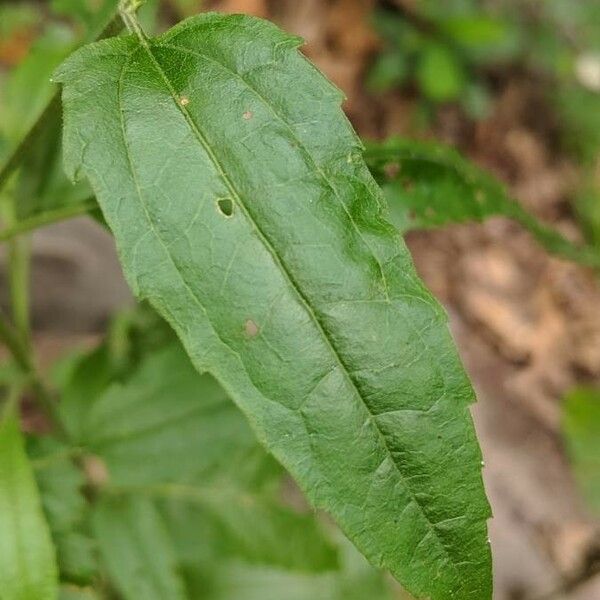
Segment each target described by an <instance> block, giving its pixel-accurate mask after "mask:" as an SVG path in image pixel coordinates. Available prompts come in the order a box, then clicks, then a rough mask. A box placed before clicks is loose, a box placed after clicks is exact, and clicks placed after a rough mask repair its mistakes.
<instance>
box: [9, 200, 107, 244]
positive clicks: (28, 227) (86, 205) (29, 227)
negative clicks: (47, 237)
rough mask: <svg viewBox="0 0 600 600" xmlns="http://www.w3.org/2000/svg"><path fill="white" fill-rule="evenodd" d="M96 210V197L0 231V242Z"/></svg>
mask: <svg viewBox="0 0 600 600" xmlns="http://www.w3.org/2000/svg"><path fill="white" fill-rule="evenodd" d="M95 208H97V204H96V200H95V198H94V196H90V197H89V198H86V199H85V200H83V201H82V202H78V203H77V204H74V205H72V206H62V207H61V208H57V209H55V210H48V211H46V212H43V213H40V214H37V215H34V216H33V217H30V218H29V219H23V220H22V221H19V222H17V223H15V224H14V225H13V226H12V227H7V228H6V229H5V230H4V231H0V242H5V241H7V240H10V239H12V238H14V237H16V236H18V235H21V234H23V233H27V232H28V231H33V230H34V229H39V228H40V227H44V226H46V225H52V224H53V223H59V222H60V221H66V220H67V219H72V218H73V217H78V216H81V215H84V214H86V213H89V212H90V211H92V210H94V209H95Z"/></svg>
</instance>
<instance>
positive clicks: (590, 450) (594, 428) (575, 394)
mask: <svg viewBox="0 0 600 600" xmlns="http://www.w3.org/2000/svg"><path fill="white" fill-rule="evenodd" d="M563 435H564V437H565V442H566V445H567V451H568V454H569V458H570V459H571V463H572V465H573V469H574V471H575V477H576V479H577V482H578V484H579V487H580V489H581V491H582V493H583V495H584V497H585V499H586V501H587V502H588V504H589V506H590V507H591V508H592V510H594V511H595V512H596V513H597V514H600V391H598V390H593V389H586V388H581V389H576V390H573V391H572V392H570V393H569V394H568V395H567V397H566V399H565V404H564V415H563Z"/></svg>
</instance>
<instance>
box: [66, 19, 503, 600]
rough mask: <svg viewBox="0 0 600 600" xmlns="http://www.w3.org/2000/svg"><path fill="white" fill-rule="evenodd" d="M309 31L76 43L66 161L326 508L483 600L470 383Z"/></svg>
mask: <svg viewBox="0 0 600 600" xmlns="http://www.w3.org/2000/svg"><path fill="white" fill-rule="evenodd" d="M298 43H299V42H298V40H297V39H296V38H292V37H290V36H288V35H286V34H284V33H283V32H281V31H280V30H278V29H277V28H275V27H274V26H273V25H271V24H269V23H267V22H264V21H260V20H257V19H253V18H249V17H241V16H220V15H214V14H207V15H202V16H200V17H197V18H194V19H191V20H189V21H186V22H184V23H183V24H181V25H179V26H177V27H175V28H174V29H172V30H171V31H170V32H168V33H166V34H164V35H163V36H161V37H160V38H157V39H156V40H152V41H146V40H143V41H142V42H140V41H138V40H136V39H134V38H131V37H129V38H122V39H112V40H110V41H105V42H101V43H98V44H94V45H91V46H88V47H86V48H85V49H82V50H80V51H78V52H77V53H76V54H75V55H73V56H72V57H71V58H70V59H69V60H68V61H67V62H66V63H65V64H64V65H63V66H62V67H61V68H60V70H59V71H58V73H57V75H56V78H57V80H59V81H61V82H62V83H63V84H64V92H63V104H64V110H65V138H64V139H65V156H66V166H67V170H68V172H69V174H70V175H71V176H73V177H74V176H76V175H78V174H80V173H83V174H85V175H86V176H87V177H88V178H89V180H90V182H91V184H92V187H93V189H94V192H95V194H96V197H97V198H98V201H99V204H100V206H101V208H102V210H103V212H104V215H105V218H106V220H107V222H108V224H109V225H110V227H111V229H112V231H113V233H114V235H115V238H116V242H117V246H118V249H119V253H120V258H121V261H122V264H123V267H124V272H125V274H126V277H127V278H128V280H129V283H130V284H131V286H132V288H133V290H134V291H135V293H136V294H137V295H138V296H139V297H141V298H146V299H148V300H149V301H150V302H151V303H152V304H153V305H154V307H155V308H156V309H157V310H158V312H159V313H160V314H161V315H162V316H163V317H165V318H166V319H167V320H168V321H169V322H170V324H171V325H172V326H173V327H174V328H175V330H176V331H177V333H178V335H179V337H180V338H181V340H182V341H183V343H184V346H185V348H186V350H187V352H188V353H189V355H190V356H191V358H192V361H193V363H194V364H195V366H196V367H197V368H198V369H199V370H200V371H204V370H206V371H209V372H210V373H211V374H212V375H214V376H215V377H216V379H217V380H218V381H219V382H220V383H221V384H222V385H223V386H224V388H225V389H226V390H227V392H228V393H229V394H230V395H231V397H232V398H233V399H234V400H235V402H236V403H237V404H238V405H239V406H240V408H241V409H242V410H243V411H244V413H245V414H246V416H247V417H248V419H249V421H250V423H251V424H252V426H253V428H254V429H255V431H256V433H257V435H258V437H259V439H260V440H261V442H262V443H264V444H265V445H266V447H267V448H268V449H269V451H271V452H272V453H273V454H274V455H275V456H276V458H277V459H278V460H279V461H280V462H281V463H282V464H283V465H284V466H285V467H286V468H287V469H288V470H289V471H290V473H291V474H292V475H293V477H294V478H295V479H296V481H297V482H298V483H299V485H300V487H301V488H302V489H303V490H304V491H305V493H306V494H307V496H308V497H309V499H310V500H311V501H312V502H313V504H314V505H315V506H317V507H319V508H325V509H327V510H328V511H330V512H331V514H333V516H334V517H335V519H336V520H337V522H338V523H339V524H340V525H341V527H342V529H343V531H344V532H345V533H346V534H347V535H348V536H349V537H350V539H352V540H353V541H354V543H355V544H356V545H357V546H358V547H359V549H360V550H362V551H363V552H364V553H365V555H366V556H367V557H368V558H369V559H370V560H371V561H372V562H373V563H374V564H376V565H378V566H383V567H386V568H389V569H390V570H391V571H392V573H393V574H394V575H395V576H396V577H397V578H399V579H400V580H401V582H402V583H403V584H404V585H405V586H406V587H407V588H408V589H409V590H411V591H412V592H413V593H414V594H416V595H417V596H428V597H430V598H432V599H434V600H436V599H445V598H461V599H465V600H468V599H469V598H473V599H475V598H476V599H477V600H484V599H485V598H489V597H490V595H491V577H490V569H491V566H490V553H489V547H488V542H487V527H486V520H487V518H488V516H489V508H488V504H487V501H486V499H485V496H484V492H483V486H482V481H481V472H480V471H481V466H480V462H481V455H480V451H479V448H478V445H477V442H476V439H475V435H474V430H473V425H472V421H471V417H470V413H469V408H468V405H469V404H470V403H471V402H472V401H473V399H474V395H473V391H472V389H471V386H470V384H469V382H468V379H467V377H466V375H465V373H464V371H463V368H462V366H461V364H460V361H459V359H458V357H457V354H456V351H455V348H454V345H453V343H452V340H451V338H450V335H449V332H448V329H447V324H446V315H445V314H444V312H443V310H442V309H441V307H440V306H439V305H438V304H437V303H436V302H435V300H434V299H433V298H432V296H431V295H430V294H429V293H428V291H427V290H425V289H424V287H423V285H422V283H421V282H420V281H419V279H418V278H417V276H416V274H415V272H414V268H413V266H412V264H411V261H410V256H409V254H408V251H407V249H406V247H405V246H404V245H403V243H402V241H401V240H400V239H399V236H398V235H397V233H396V231H395V230H394V229H393V228H392V227H391V226H390V225H389V224H388V223H386V222H385V221H384V220H382V218H381V216H380V211H381V196H380V191H379V189H378V188H377V186H376V184H375V182H374V181H373V179H372V178H371V176H370V174H369V172H368V169H367V168H366V165H365V163H364V161H363V160H362V156H361V150H362V148H361V144H360V141H359V140H358V138H357V137H356V135H355V133H354V132H353V131H352V129H351V128H350V126H349V124H348V122H347V120H346V118H345V117H344V115H343V113H342V111H341V109H340V100H341V94H340V93H339V91H338V90H336V89H334V88H333V86H331V84H330V83H329V82H327V81H326V80H325V79H324V78H323V76H322V75H321V74H320V73H319V72H318V71H317V70H316V69H315V68H314V67H313V66H312V65H311V64H310V63H309V62H308V61H307V60H306V59H305V58H303V57H302V56H301V55H300V54H299V53H298V52H297V49H296V47H297V46H298ZM156 123H161V127H160V128H157V127H156ZM225 200H226V202H224V201H225ZM224 206H226V207H228V208H224Z"/></svg>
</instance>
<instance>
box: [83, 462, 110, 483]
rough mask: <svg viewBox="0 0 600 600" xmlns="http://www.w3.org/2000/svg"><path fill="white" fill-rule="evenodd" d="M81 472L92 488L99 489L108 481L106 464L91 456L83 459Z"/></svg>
mask: <svg viewBox="0 0 600 600" xmlns="http://www.w3.org/2000/svg"><path fill="white" fill-rule="evenodd" d="M83 471H84V473H85V478H86V480H87V482H88V484H89V485H90V486H91V487H93V488H101V487H102V486H104V485H105V484H106V482H107V481H108V479H109V473H108V468H107V466H106V463H105V462H104V461H103V460H102V459H101V458H100V457H99V456H95V455H93V454H90V455H88V456H85V457H84V458H83Z"/></svg>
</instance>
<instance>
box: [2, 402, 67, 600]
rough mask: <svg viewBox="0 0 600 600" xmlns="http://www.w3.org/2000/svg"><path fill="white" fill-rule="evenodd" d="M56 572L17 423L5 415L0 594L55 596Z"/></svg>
mask: <svg viewBox="0 0 600 600" xmlns="http://www.w3.org/2000/svg"><path fill="white" fill-rule="evenodd" d="M57 577H58V574H57V568H56V561H55V556H54V548H53V547H52V542H51V539H50V533H49V531H48V525H47V523H46V521H45V520H44V515H43V512H42V508H41V505H40V498H39V495H38V490H37V487H36V484H35V479H34V477H33V471H32V469H31V465H30V464H29V460H28V458H27V455H26V454H25V449H24V443H23V438H22V435H21V431H20V428H19V423H18V421H17V419H16V417H15V416H13V415H11V414H9V415H8V416H6V417H5V418H4V420H3V421H2V423H0V598H2V600H55V598H56V596H57V593H58V582H57Z"/></svg>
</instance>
